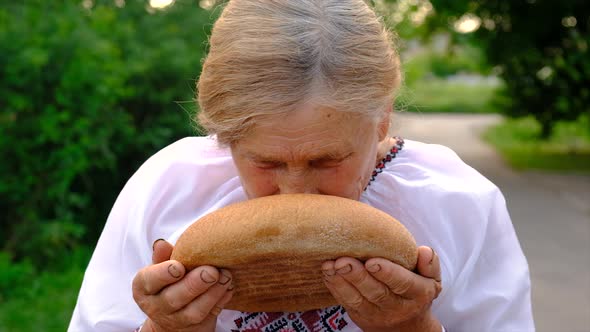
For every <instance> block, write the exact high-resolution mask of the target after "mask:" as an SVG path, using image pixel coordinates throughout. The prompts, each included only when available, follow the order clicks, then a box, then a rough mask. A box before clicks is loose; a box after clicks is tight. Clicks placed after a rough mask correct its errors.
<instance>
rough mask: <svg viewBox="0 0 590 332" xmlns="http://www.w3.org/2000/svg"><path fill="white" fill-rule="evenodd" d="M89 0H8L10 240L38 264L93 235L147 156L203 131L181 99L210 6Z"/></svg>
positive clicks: (0, 105) (2, 62)
mask: <svg viewBox="0 0 590 332" xmlns="http://www.w3.org/2000/svg"><path fill="white" fill-rule="evenodd" d="M81 3H82V2H80V1H74V0H71V1H59V2H53V1H40V0H38V1H13V2H10V3H9V4H3V5H2V7H0V133H1V137H0V154H1V156H2V163H0V209H1V211H2V214H1V216H0V227H1V228H2V232H0V241H1V243H2V245H3V248H4V250H6V251H7V252H9V253H11V256H13V257H14V258H16V259H21V258H23V257H31V259H32V260H33V263H34V264H35V265H51V264H53V263H55V262H56V261H58V260H59V259H60V257H63V256H64V255H65V254H66V253H67V252H69V251H70V250H72V249H73V248H74V247H75V246H76V245H78V244H79V243H80V242H81V241H86V242H88V243H94V242H95V240H96V238H97V235H98V234H99V232H100V231H101V229H102V225H103V223H104V221H105V219H106V214H107V213H108V211H109V208H110V206H111V205H112V203H113V202H114V199H115V197H116V194H117V193H118V192H119V191H120V189H121V188H122V186H123V185H124V182H125V181H126V180H127V179H128V178H129V176H130V175H131V174H132V173H133V172H134V171H135V170H136V169H137V167H138V166H139V165H140V164H141V162H142V161H144V160H145V159H146V158H147V157H148V156H149V155H151V154H152V153H154V152H155V151H157V150H158V149H160V148H162V147H163V146H165V145H167V144H169V143H171V142H172V141H174V140H176V139H178V138H180V137H183V136H187V135H190V134H193V128H192V126H191V121H190V115H189V114H188V113H187V112H186V111H184V110H183V108H182V107H181V106H179V105H178V104H177V103H176V102H175V101H180V102H184V101H190V100H192V99H193V96H192V94H193V90H194V88H193V86H194V79H195V78H196V77H197V75H198V73H199V72H200V66H201V63H200V60H201V58H202V56H203V54H204V48H205V45H206V41H207V37H206V36H207V33H208V29H209V27H210V23H211V21H212V17H211V14H210V13H209V12H207V11H205V10H203V9H201V8H199V7H198V6H197V5H196V4H195V3H194V2H193V1H188V0H186V1H181V0H177V1H176V3H175V5H174V6H172V7H170V8H167V9H166V10H155V11H154V12H153V13H151V14H150V13H148V12H147V11H146V6H147V2H146V1H131V0H128V1H126V4H125V6H124V7H121V8H119V7H117V6H115V2H113V1H106V0H105V1H95V2H94V6H93V7H92V8H85V7H83V5H81ZM0 249H1V247H0ZM4 259H5V258H4Z"/></svg>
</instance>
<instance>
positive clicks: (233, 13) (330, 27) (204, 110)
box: [197, 0, 401, 144]
mask: <svg viewBox="0 0 590 332" xmlns="http://www.w3.org/2000/svg"><path fill="white" fill-rule="evenodd" d="M400 81H401V72H400V62H399V56H398V54H397V52H396V49H395V47H394V45H393V40H392V35H391V34H390V33H389V31H388V30H387V29H386V28H385V27H384V24H383V22H382V20H381V19H380V18H379V17H378V16H377V15H376V14H375V12H374V10H373V9H372V8H371V7H370V6H369V5H368V4H367V3H365V2H364V1H363V0H231V1H229V3H228V4H227V5H226V7H225V8H224V9H223V12H222V13H221V16H220V17H219V19H218V20H217V21H216V23H215V24H214V26H213V31H212V34H211V38H210V49H209V53H208V55H207V57H206V59H205V61H204V64H203V70H202V73H201V76H200V78H199V81H198V83H197V99H198V102H199V106H200V112H199V115H198V120H199V122H200V124H201V125H202V126H203V128H205V129H206V130H207V131H208V133H209V134H216V135H217V136H218V139H219V142H220V143H221V144H232V143H235V142H237V141H238V140H239V139H240V138H242V137H244V135H246V134H247V132H248V131H249V130H250V129H251V128H252V127H253V126H254V125H255V124H256V122H257V120H258V119H260V118H262V117H265V116H273V115H277V114H284V113H286V112H292V111H294V110H296V109H297V107H300V106H301V105H302V104H303V103H309V102H312V103H315V104H317V105H318V106H326V107H332V108H334V109H337V110H338V111H343V112H352V113H356V114H360V115H363V116H369V117H371V118H372V119H378V118H382V116H383V114H384V111H385V109H386V108H387V107H389V106H390V105H391V104H392V102H393V98H394V95H395V92H396V91H397V89H398V87H399V85H400Z"/></svg>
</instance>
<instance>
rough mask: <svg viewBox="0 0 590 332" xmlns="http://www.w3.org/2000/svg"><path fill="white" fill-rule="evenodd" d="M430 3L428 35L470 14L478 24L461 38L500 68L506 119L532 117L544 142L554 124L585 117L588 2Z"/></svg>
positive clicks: (588, 106)
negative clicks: (538, 126)
mask: <svg viewBox="0 0 590 332" xmlns="http://www.w3.org/2000/svg"><path fill="white" fill-rule="evenodd" d="M403 1H405V0H398V1H397V2H403ZM414 2H416V1H414ZM430 2H431V3H432V5H433V7H434V12H435V14H434V15H430V16H428V19H427V21H426V24H425V25H426V26H427V29H426V30H428V31H429V32H430V33H432V32H434V31H437V30H440V29H441V28H443V29H446V30H450V29H449V28H450V27H451V26H452V24H453V23H455V22H457V21H459V20H461V19H462V18H463V19H465V18H466V17H467V16H464V15H465V14H471V15H474V16H472V17H471V18H470V19H471V20H473V21H474V22H475V23H476V24H479V25H481V26H480V27H479V29H477V31H475V32H474V33H473V34H471V35H468V36H461V37H460V38H463V39H467V40H469V42H471V43H475V44H477V45H479V46H481V47H482V48H483V49H484V51H485V54H486V57H487V61H488V62H489V63H490V64H491V65H493V66H497V68H499V69H500V76H501V77H502V78H503V80H504V82H505V86H506V88H505V92H504V93H505V96H506V97H508V98H505V100H506V105H504V106H505V107H504V109H505V110H506V114H507V115H510V116H523V115H529V114H530V115H533V116H534V117H535V118H536V119H537V120H538V121H539V123H540V124H541V126H542V132H541V136H542V138H547V137H549V136H550V135H551V133H552V129H553V126H554V124H555V123H556V122H557V121H561V120H576V119H577V118H579V116H580V115H582V114H589V113H590V52H589V47H590V2H588V1H586V0H563V1H551V0H431V1H430ZM421 29H424V28H421ZM453 33H454V34H455V36H456V37H459V36H458V32H453ZM589 129H590V128H589Z"/></svg>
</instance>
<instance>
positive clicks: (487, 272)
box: [437, 189, 535, 332]
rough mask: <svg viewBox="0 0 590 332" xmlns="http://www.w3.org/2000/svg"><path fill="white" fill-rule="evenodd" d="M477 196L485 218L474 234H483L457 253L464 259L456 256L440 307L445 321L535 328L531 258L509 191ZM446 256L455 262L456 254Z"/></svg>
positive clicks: (452, 327)
mask: <svg viewBox="0 0 590 332" xmlns="http://www.w3.org/2000/svg"><path fill="white" fill-rule="evenodd" d="M486 196H487V197H486ZM476 201H477V202H478V203H480V204H479V206H477V207H475V208H474V209H475V210H479V211H481V212H480V215H481V217H482V218H484V219H485V223H484V224H483V229H482V230H481V231H480V232H478V233H479V234H476V233H475V232H474V233H472V236H473V237H474V238H481V239H482V240H481V241H477V242H476V243H480V244H478V245H475V246H471V247H469V246H468V247H465V248H464V249H466V250H469V251H470V252H464V253H463V255H458V257H464V258H465V259H464V260H456V261H455V262H454V263H455V264H456V266H455V269H456V273H455V275H454V280H453V281H452V283H450V284H447V285H445V287H448V288H449V289H447V292H445V293H446V294H445V300H444V302H443V303H441V305H439V306H438V308H437V309H438V311H439V312H440V313H441V316H442V317H444V320H443V322H442V323H443V324H444V326H445V327H446V328H447V329H448V330H449V331H454V332H456V331H481V332H486V331H489V332H492V331H493V332H508V331H510V332H530V331H534V330H535V327H534V323H533V317H532V308H531V283H530V276H529V269H528V264H527V261H526V258H525V256H524V254H523V252H522V249H521V247H520V243H519V241H518V239H517V237H516V233H515V231H514V227H513V225H512V222H511V219H510V216H509V214H508V211H507V208H506V203H505V200H504V197H503V195H502V194H501V193H500V191H499V190H498V189H495V190H493V191H492V192H489V193H486V194H482V196H479V197H476ZM464 209H465V210H469V207H464ZM459 211H460V210H459ZM457 214H458V215H457V216H456V218H460V217H461V216H460V215H459V214H460V213H457ZM463 217H464V218H465V217H474V215H473V214H465V215H464V216H463ZM466 235H468V234H466ZM447 260H448V261H450V262H449V263H447V265H451V264H453V262H452V259H447ZM443 284H444V280H443Z"/></svg>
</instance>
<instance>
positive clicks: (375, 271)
mask: <svg viewBox="0 0 590 332" xmlns="http://www.w3.org/2000/svg"><path fill="white" fill-rule="evenodd" d="M322 270H323V273H324V279H325V284H326V286H327V287H328V289H329V290H330V292H331V293H332V295H333V296H334V297H335V298H336V300H337V301H338V302H339V303H340V304H341V305H342V306H343V307H344V308H345V309H346V311H347V312H348V315H349V316H350V318H351V319H352V320H353V321H354V322H355V323H356V325H358V326H359V327H360V328H361V329H362V330H363V331H428V332H430V331H436V332H440V331H441V329H442V328H441V325H440V323H439V322H438V321H437V320H436V318H435V317H434V316H433V315H432V313H431V311H430V306H431V305H432V301H433V300H434V299H436V297H437V296H438V295H439V294H440V292H441V290H442V286H441V271H440V261H439V259H438V255H436V253H435V252H434V250H432V249H431V248H429V247H424V246H423V247H419V248H418V264H417V267H416V271H417V273H419V274H416V273H414V272H411V271H408V270H406V269H405V268H403V267H402V266H400V265H397V264H395V263H393V262H391V261H389V260H386V259H383V258H371V259H369V260H368V261H367V262H366V263H365V264H363V263H362V262H360V261H359V260H357V259H354V258H350V257H341V258H338V259H337V260H335V261H327V262H325V263H324V264H323V265H322Z"/></svg>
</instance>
